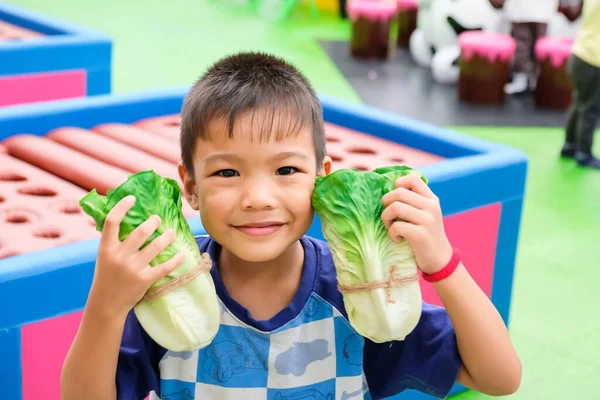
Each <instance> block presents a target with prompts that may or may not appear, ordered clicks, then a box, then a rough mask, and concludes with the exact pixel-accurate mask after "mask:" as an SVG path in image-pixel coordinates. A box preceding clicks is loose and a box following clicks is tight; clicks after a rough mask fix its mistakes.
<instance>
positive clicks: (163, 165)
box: [46, 127, 198, 217]
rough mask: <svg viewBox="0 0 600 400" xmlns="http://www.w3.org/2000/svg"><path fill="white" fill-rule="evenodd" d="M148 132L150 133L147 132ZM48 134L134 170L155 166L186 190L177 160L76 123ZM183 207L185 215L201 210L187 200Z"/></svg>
mask: <svg viewBox="0 0 600 400" xmlns="http://www.w3.org/2000/svg"><path fill="white" fill-rule="evenodd" d="M146 136H150V135H149V134H146ZM46 137H47V138H49V139H51V140H53V141H55V142H57V143H60V144H61V145H64V146H67V147H69V148H70V149H72V150H74V151H76V152H78V153H81V154H83V155H85V156H89V157H92V158H94V159H95V160H98V161H99V162H103V163H106V164H108V165H111V166H114V167H117V168H120V169H122V170H125V171H128V172H129V173H131V174H134V173H137V172H140V171H144V170H148V169H152V170H154V172H156V173H157V174H159V175H160V176H162V177H164V178H170V179H173V180H174V181H175V182H177V183H178V184H179V187H180V189H181V190H182V191H183V190H184V187H183V183H182V182H181V179H180V178H179V174H178V172H177V166H176V165H175V164H173V163H170V162H168V161H165V160H163V159H162V158H158V157H154V156H153V155H151V154H148V153H146V152H144V151H142V150H139V149H137V148H135V147H133V146H129V145H127V144H125V143H123V142H119V141H118V140H114V139H112V138H110V137H107V136H103V135H101V134H98V133H96V132H92V131H89V130H87V129H81V128H74V127H66V128H59V129H55V130H53V131H52V132H49V133H48V134H47V135H46ZM83 173H85V171H83ZM182 211H183V214H184V215H185V216H186V217H194V216H196V215H198V212H197V211H195V210H193V209H192V208H191V207H190V205H189V204H188V203H187V201H185V200H184V201H183V206H182Z"/></svg>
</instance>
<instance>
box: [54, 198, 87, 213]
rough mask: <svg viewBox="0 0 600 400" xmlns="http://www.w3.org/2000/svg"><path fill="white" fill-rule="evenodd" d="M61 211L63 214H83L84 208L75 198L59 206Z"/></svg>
mask: <svg viewBox="0 0 600 400" xmlns="http://www.w3.org/2000/svg"><path fill="white" fill-rule="evenodd" d="M58 209H59V211H60V212H61V213H63V214H71V215H73V214H81V212H82V210H81V207H80V206H79V202H77V201H75V200H70V201H66V202H64V203H63V204H61V205H60V206H59V208H58Z"/></svg>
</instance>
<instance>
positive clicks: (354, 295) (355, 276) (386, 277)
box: [312, 166, 427, 343]
mask: <svg viewBox="0 0 600 400" xmlns="http://www.w3.org/2000/svg"><path fill="white" fill-rule="evenodd" d="M413 171H414V170H413V169H411V168H409V167H406V166H391V167H383V168H378V169H375V170H373V171H358V170H355V169H342V170H338V171H335V172H333V173H331V174H330V175H327V176H325V177H318V178H317V180H316V184H315V190H314V192H313V197H312V204H313V207H314V209H315V211H316V213H317V215H318V216H319V218H320V219H321V224H322V229H323V236H324V237H325V239H326V240H327V242H328V245H329V248H330V250H331V253H332V256H333V261H334V264H335V268H336V273H337V279H338V284H339V285H340V289H341V292H342V295H343V298H344V305H345V308H346V311H347V313H348V318H349V321H350V324H351V325H352V326H353V327H354V329H356V331H357V332H358V333H360V334H361V335H362V336H364V337H366V338H369V339H370V340H372V341H374V342H377V343H382V342H388V341H392V340H404V339H405V338H406V336H407V335H408V334H409V333H410V332H411V331H412V330H413V329H414V328H415V327H416V325H417V323H418V321H419V319H420V317H421V311H422V297H421V289H420V286H419V281H418V268H417V264H416V262H415V257H414V254H413V251H412V248H411V247H410V245H409V243H408V241H406V240H403V241H401V243H396V242H394V241H393V240H392V239H391V238H390V237H389V235H388V231H387V229H386V227H385V225H384V224H383V221H382V220H381V214H382V212H383V203H382V198H383V196H384V195H385V194H386V193H388V192H390V191H392V190H393V189H394V188H395V181H396V180H397V179H398V178H400V177H402V176H404V175H408V174H410V173H411V172H413ZM414 172H417V171H414ZM421 179H423V181H424V182H425V183H427V179H426V178H424V177H421ZM391 280H395V281H397V282H396V284H394V285H390V284H389V283H390V281H391ZM366 286H368V287H369V288H365V287H366ZM390 286H391V287H390Z"/></svg>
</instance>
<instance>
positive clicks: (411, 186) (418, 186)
mask: <svg viewBox="0 0 600 400" xmlns="http://www.w3.org/2000/svg"><path fill="white" fill-rule="evenodd" d="M401 187H403V188H405V189H408V190H412V191H413V192H416V193H418V194H420V195H421V196H425V197H427V198H432V197H434V194H433V192H432V191H431V189H430V188H429V186H427V184H426V183H425V182H423V180H422V179H421V177H420V176H419V174H417V173H416V172H411V173H410V174H408V175H406V176H403V177H402V178H398V179H397V180H396V188H401Z"/></svg>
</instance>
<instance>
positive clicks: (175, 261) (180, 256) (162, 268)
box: [146, 253, 185, 284]
mask: <svg viewBox="0 0 600 400" xmlns="http://www.w3.org/2000/svg"><path fill="white" fill-rule="evenodd" d="M184 261H185V254H184V253H177V254H175V255H174V256H173V257H171V258H170V259H169V260H167V261H165V262H164V263H162V264H158V265H155V266H154V267H151V268H148V270H147V275H146V277H147V279H148V282H149V283H150V284H153V283H154V282H156V281H158V280H160V279H162V278H164V277H165V276H167V275H169V274H170V273H171V272H173V271H175V270H176V269H177V267H179V266H180V265H181V264H182V263H183V262H184Z"/></svg>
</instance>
